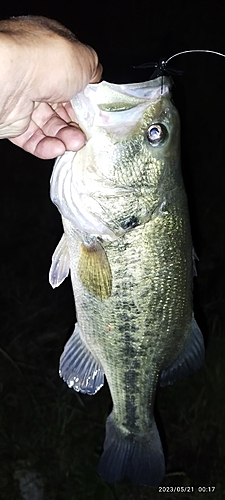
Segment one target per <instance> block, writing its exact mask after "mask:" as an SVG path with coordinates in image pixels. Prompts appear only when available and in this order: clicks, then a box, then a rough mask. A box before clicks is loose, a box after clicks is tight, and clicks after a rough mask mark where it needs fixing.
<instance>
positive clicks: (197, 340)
mask: <svg viewBox="0 0 225 500" xmlns="http://www.w3.org/2000/svg"><path fill="white" fill-rule="evenodd" d="M204 356H205V348H204V340H203V336H202V332H201V330H200V328H199V326H198V325H197V323H196V321H195V318H194V316H193V318H192V325H191V334H190V337H189V339H188V342H187V344H186V346H185V349H184V350H183V351H182V352H181V353H180V354H179V356H178V357H177V359H176V360H175V361H174V362H173V363H172V364H171V365H169V366H167V367H166V368H165V369H164V370H162V372H161V378H160V385H161V386H162V387H164V386H166V385H173V384H174V382H176V381H178V380H182V379H183V378H186V377H188V376H189V375H192V374H193V373H194V372H196V371H197V370H198V369H199V368H201V366H202V365H203V362H204Z"/></svg>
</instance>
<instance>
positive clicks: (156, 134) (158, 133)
mask: <svg viewBox="0 0 225 500" xmlns="http://www.w3.org/2000/svg"><path fill="white" fill-rule="evenodd" d="M167 137H168V131H167V128H166V127H165V125H163V124H162V123H152V125H150V127H149V128H148V130H147V139H148V141H149V142H150V144H151V146H161V145H162V144H164V142H165V141H166V139H167Z"/></svg>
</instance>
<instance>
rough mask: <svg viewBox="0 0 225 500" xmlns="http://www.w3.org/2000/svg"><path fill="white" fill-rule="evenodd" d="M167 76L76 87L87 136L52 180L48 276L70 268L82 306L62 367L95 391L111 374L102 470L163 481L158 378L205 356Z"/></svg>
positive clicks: (69, 378)
mask: <svg viewBox="0 0 225 500" xmlns="http://www.w3.org/2000/svg"><path fill="white" fill-rule="evenodd" d="M169 84H170V82H169V79H164V83H163V85H162V80H161V78H158V79H156V80H152V81H150V82H144V83H138V84H128V85H112V84H109V83H107V82H102V83H100V84H95V85H89V86H88V87H87V88H86V89H85V91H84V92H83V93H81V94H78V96H77V97H76V98H75V99H74V100H73V102H72V104H73V106H74V110H75V113H76V115H77V118H78V122H79V125H80V126H81V128H82V129H83V130H84V132H85V134H86V136H87V143H86V145H85V147H84V148H83V149H82V150H80V151H79V152H78V153H77V154H74V153H66V154H65V155H63V156H62V157H61V158H59V159H58V160H57V162H56V165H55V167H54V171H53V176H52V181H51V197H52V200H53V202H54V203H55V204H56V205H57V206H58V208H59V210H60V212H61V214H62V221H63V226H64V235H63V237H62V240H61V241H60V243H59V245H58V247H57V249H56V251H55V253H54V255H53V262H52V267H51V270H50V282H51V284H52V286H53V287H55V286H58V285H59V284H60V283H61V282H62V281H63V279H64V278H65V277H66V276H67V275H68V272H69V270H70V274H71V280H72V286H73V291H74V298H75V304H76V313H77V323H76V326H75V330H74V333H73V335H72V337H71V338H70V339H69V341H68V342H67V344H66V346H65V350H64V353H63V354H62V356H61V360H60V375H61V376H62V377H63V379H64V380H65V381H66V382H67V383H68V385H69V387H73V388H74V389H75V390H76V391H81V392H83V393H87V394H95V393H96V392H97V391H98V390H99V389H100V388H101V387H102V385H103V383H104V374H105V376H106V379H107V381H108V384H109V388H110V391H111V395H112V400H113V411H112V413H111V415H110V416H109V417H108V419H107V423H106V438H105V443H104V451H103V454H102V457H101V459H100V464H99V473H100V475H101V476H102V477H103V479H104V480H106V481H108V482H115V481H119V480H121V479H123V477H125V476H127V477H129V478H130V479H131V480H132V481H134V482H136V483H140V484H145V485H149V486H155V487H156V486H158V485H159V484H160V482H161V481H162V479H163V477H164V473H165V465H164V454H163V450H162V445H161V441H160V437H159V434H158V430H157V427H156V424H155V420H154V399H155V393H156V388H157V384H161V385H168V384H173V383H174V382H175V381H176V380H178V379H181V378H183V377H185V376H187V375H189V374H191V373H192V372H194V371H195V370H197V369H198V368H199V367H200V366H201V365H202V363H203V358H204V346H203V339H202V335H201V332H200V330H199V328H198V326H197V323H196V322H195V319H194V317H193V311H192V280H193V250H192V240H191V232H190V223H189V215H188V208H187V199H186V194H185V191H184V186H183V181H182V176H181V170H180V151H179V150H180V139H179V135H180V134H179V116H178V113H177V110H176V108H175V107H174V105H173V104H172V102H171V100H170V91H169Z"/></svg>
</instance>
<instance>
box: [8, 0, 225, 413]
mask: <svg viewBox="0 0 225 500" xmlns="http://www.w3.org/2000/svg"><path fill="white" fill-rule="evenodd" d="M27 14H35V15H43V16H46V17H51V18H55V19H56V20H58V21H59V22H61V23H63V24H64V25H65V26H67V27H68V28H70V30H72V31H73V32H74V33H75V34H76V35H77V37H78V38H79V39H80V40H81V41H82V42H84V43H87V44H89V45H91V46H92V47H93V48H94V49H95V50H96V51H97V53H98V55H99V59H100V61H101V62H102V64H103V67H104V73H103V79H105V80H108V81H111V82H114V83H121V82H125V83H126V82H132V81H144V80H147V79H148V78H149V77H150V75H151V72H152V70H151V69H148V70H137V69H136V70H135V69H133V68H132V66H133V65H137V64H141V63H143V62H147V61H151V62H155V61H158V60H159V59H160V58H168V57H169V56H171V55H172V54H174V53H176V52H179V51H183V50H188V49H208V50H214V51H218V52H222V53H224V54H225V32H224V19H225V2H224V1H218V0H214V1H213V2H205V1H200V0H195V1H193V0H191V1H186V0H184V1H178V0H176V1H175V0H171V1H170V0H167V1H165V0H161V1H156V0H154V1H152V0H148V1H147V0H130V1H127V0H124V1H123V0H120V1H119V0H114V1H111V2H108V1H103V0H101V1H91V0H86V1H85V0H83V1H81V0H73V1H69V0H64V1H63V2H53V1H48V0H46V1H45V2H44V1H43V0H33V2H31V1H30V0H29V1H28V0H20V1H19V2H18V1H16V0H7V2H5V5H3V2H1V5H0V18H1V19H4V18H7V17H10V16H17V15H27ZM171 66H172V67H173V68H176V69H179V70H183V76H175V77H174V82H175V86H174V92H173V95H174V102H175V104H176V106H177V108H178V110H179V112H180V117H181V140H182V170H183V176H184V180H185V185H186V190H187V195H188V201H189V208H190V216H191V223H192V233H193V240H194V246H195V250H196V253H197V255H198V257H199V262H198V266H197V267H198V278H197V280H195V293H194V297H195V310H196V316H197V319H198V322H199V323H200V326H201V329H202V331H203V334H204V336H205V339H206V345H208V346H209V349H210V345H211V343H213V342H219V345H220V349H219V351H220V353H221V357H223V358H224V354H225V352H224V328H225V307H224V305H225V280H224V278H225V229H224V227H225V197H224V192H225V141H224V137H225V121H224V116H225V98H224V89H225V58H222V57H218V56H213V55H207V54H188V55H184V56H180V57H177V58H176V59H174V60H173V61H172V62H171ZM0 153H1V156H0V158H1V161H0V172H1V184H0V209H1V212H0V213H1V226H2V231H1V246H0V254H1V255H0V266H1V295H0V300H1V303H0V310H1V317H2V318H3V322H2V323H3V333H2V339H3V348H4V346H5V345H6V344H7V336H8V335H9V336H10V338H13V335H16V329H15V331H14V329H13V328H8V326H6V327H5V324H6V325H7V324H8V323H7V322H6V323H5V319H6V316H7V317H8V315H10V318H11V319H12V324H15V325H16V324H17V323H18V324H21V322H22V323H23V322H26V317H27V312H26V311H27V309H26V307H25V305H26V297H27V295H26V294H27V290H28V289H29V287H30V283H31V282H32V284H33V287H34V292H32V293H33V295H32V297H31V299H30V296H29V300H32V298H33V299H34V300H35V296H38V301H39V302H38V307H39V310H40V318H42V320H40V321H42V322H43V323H44V322H45V312H43V311H45V308H46V307H47V305H49V304H52V305H53V311H52V313H51V314H52V318H53V319H52V321H53V323H54V321H55V320H54V317H55V316H57V315H59V316H60V318H61V317H63V315H64V302H63V300H64V299H65V297H66V299H65V300H66V301H67V304H69V306H68V308H69V312H66V317H65V318H64V324H65V325H66V323H68V327H69V326H71V324H72V323H73V318H74V311H73V299H72V296H71V291H70V285H69V283H68V284H66V285H63V286H65V287H64V289H63V291H62V292H61V291H58V290H56V291H53V290H52V289H51V288H50V285H49V284H48V269H49V266H50V262H51V255H52V253H53V251H54V248H55V246H56V244H57V242H58V240H59V238H60V235H61V221H60V216H59V214H58V212H57V209H56V208H55V207H54V206H53V205H52V203H51V201H50V199H49V180H50V175H51V171H52V166H53V161H43V160H39V159H36V158H34V157H32V156H31V155H29V154H28V153H25V152H23V151H22V150H20V149H18V148H17V147H16V146H14V145H12V144H10V143H9V142H8V141H1V144H0ZM18 290H19V292H18ZM17 292H18V293H19V296H20V301H21V302H20V306H18V302H15V296H16V294H17ZM27 300H28V299H27ZM59 309H60V312H59ZM6 311H8V312H7V314H6ZM57 317H58V316H57ZM212 318H213V319H212ZM215 318H216V319H215ZM35 321H36V319H35V317H34V319H33V322H34V323H35ZM31 325H32V320H31ZM215 325H216V326H215ZM31 330H32V327H31ZM0 345H1V340H0ZM62 345H63V341H62V343H61V345H60V346H59V352H60V349H61V348H62ZM220 353H219V355H220ZM209 357H210V354H209ZM220 361H221V360H220ZM56 363H57V360H56ZM215 363H216V359H215ZM223 377H224V373H223ZM223 397H224V396H223V394H221V401H222V398H223ZM221 408H224V402H221ZM221 411H222V410H221Z"/></svg>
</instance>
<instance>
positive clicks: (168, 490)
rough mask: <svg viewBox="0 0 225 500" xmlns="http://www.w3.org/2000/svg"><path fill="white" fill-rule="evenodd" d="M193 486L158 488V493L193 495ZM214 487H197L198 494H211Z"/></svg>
mask: <svg viewBox="0 0 225 500" xmlns="http://www.w3.org/2000/svg"><path fill="white" fill-rule="evenodd" d="M195 489H196V488H194V486H159V488H158V490H159V493H194V491H195ZM215 489H216V487H215V486H198V487H197V491H198V492H199V493H213V492H214V491H215Z"/></svg>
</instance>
